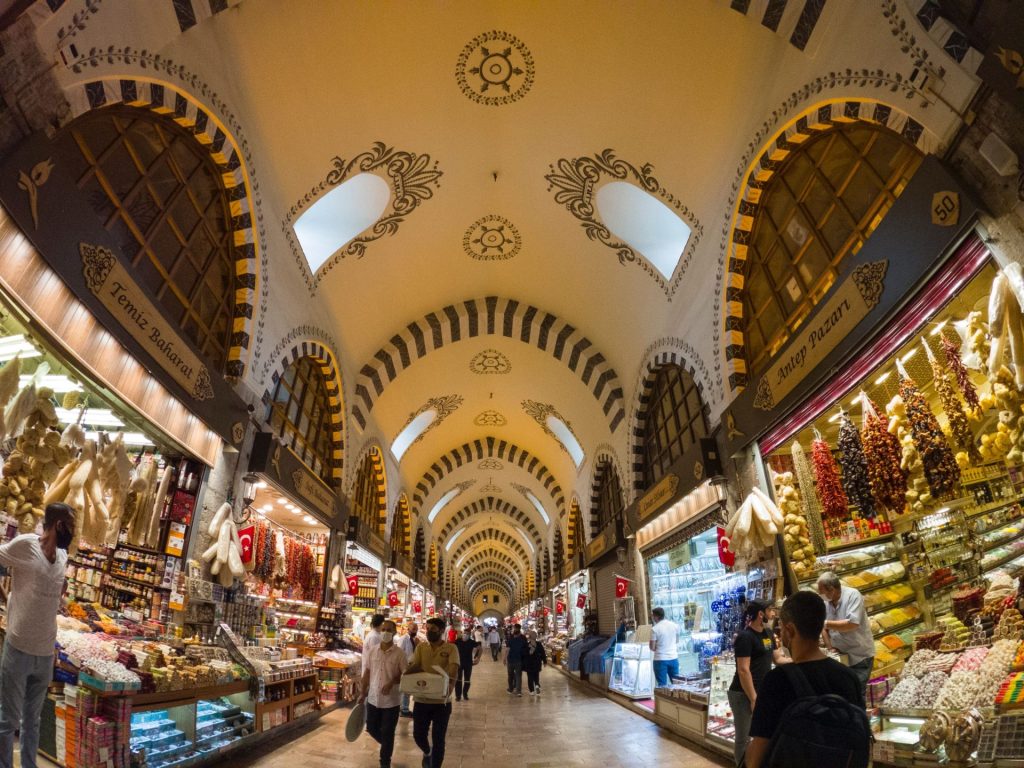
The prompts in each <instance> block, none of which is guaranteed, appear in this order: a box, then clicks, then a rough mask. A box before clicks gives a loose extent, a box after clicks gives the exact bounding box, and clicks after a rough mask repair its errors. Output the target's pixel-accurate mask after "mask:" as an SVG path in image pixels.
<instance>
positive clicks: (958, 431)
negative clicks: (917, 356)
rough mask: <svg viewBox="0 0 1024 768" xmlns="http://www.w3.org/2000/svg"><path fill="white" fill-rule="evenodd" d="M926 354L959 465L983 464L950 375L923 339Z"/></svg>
mask: <svg viewBox="0 0 1024 768" xmlns="http://www.w3.org/2000/svg"><path fill="white" fill-rule="evenodd" d="M921 344H923V345H924V349H925V352H926V353H927V354H928V362H929V364H930V365H931V367H932V382H933V383H934V385H935V393H936V394H937V395H938V396H939V404H940V405H941V406H942V410H943V412H944V413H945V414H946V419H948V420H949V431H950V433H951V434H952V436H953V440H954V442H956V445H957V448H959V449H960V451H961V453H960V454H959V455H958V456H956V461H957V464H958V465H959V466H961V467H966V466H968V465H969V464H971V463H981V454H980V453H978V449H977V447H976V446H975V445H974V435H973V434H971V428H970V427H969V426H968V425H967V414H966V413H964V408H963V405H961V404H960V398H959V397H957V396H956V391H955V390H954V389H953V385H952V384H951V383H950V381H949V375H948V374H947V373H946V371H945V370H944V369H943V367H942V365H941V364H940V363H939V361H938V358H936V357H935V354H934V353H933V352H932V348H931V347H930V346H928V342H927V341H925V340H924V339H921Z"/></svg>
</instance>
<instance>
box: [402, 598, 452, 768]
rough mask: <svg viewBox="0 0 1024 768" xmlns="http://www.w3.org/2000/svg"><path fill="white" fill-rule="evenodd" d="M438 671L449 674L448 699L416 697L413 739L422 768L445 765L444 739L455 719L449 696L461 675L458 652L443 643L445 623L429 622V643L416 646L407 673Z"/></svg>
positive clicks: (431, 620) (438, 767)
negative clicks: (420, 758)
mask: <svg viewBox="0 0 1024 768" xmlns="http://www.w3.org/2000/svg"><path fill="white" fill-rule="evenodd" d="M437 667H440V668H441V669H443V670H445V671H446V672H447V673H448V678H449V679H448V691H447V696H444V697H443V698H434V697H429V696H417V697H416V703H415V704H414V705H413V709H412V735H413V739H415V741H416V746H417V747H419V748H420V749H421V750H422V751H423V768H441V765H442V764H443V763H444V746H445V737H446V736H447V734H448V721H449V720H450V719H451V716H452V703H451V700H450V698H449V697H450V696H451V695H452V691H453V690H455V680H456V678H457V677H458V674H459V651H458V649H457V648H456V647H455V646H454V645H452V644H451V643H446V642H445V641H444V620H443V619H438V618H433V619H427V642H425V643H420V644H419V645H417V646H416V652H415V653H414V654H413V659H412V663H410V664H409V666H408V667H407V668H406V672H434V671H435V669H436V668H437Z"/></svg>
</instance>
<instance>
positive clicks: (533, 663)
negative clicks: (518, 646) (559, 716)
mask: <svg viewBox="0 0 1024 768" xmlns="http://www.w3.org/2000/svg"><path fill="white" fill-rule="evenodd" d="M547 663H548V655H547V652H546V651H545V650H544V646H543V645H541V644H540V643H539V642H538V641H537V633H536V632H534V631H533V630H532V629H531V630H530V631H529V632H528V633H527V637H526V651H525V652H524V653H523V671H524V672H526V687H527V688H528V689H529V691H530V695H531V696H539V695H540V670H541V667H543V666H545V665H546V664H547Z"/></svg>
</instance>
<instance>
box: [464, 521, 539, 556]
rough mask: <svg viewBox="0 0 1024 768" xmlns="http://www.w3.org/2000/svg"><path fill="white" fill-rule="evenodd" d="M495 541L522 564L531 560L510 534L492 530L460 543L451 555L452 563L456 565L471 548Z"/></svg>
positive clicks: (521, 545) (520, 544) (479, 532)
mask: <svg viewBox="0 0 1024 768" xmlns="http://www.w3.org/2000/svg"><path fill="white" fill-rule="evenodd" d="M492 541H496V542H498V543H499V544H501V545H503V546H505V547H506V548H508V549H510V550H511V551H513V552H515V553H516V554H517V555H519V556H520V557H521V558H522V560H523V562H524V563H530V562H531V561H532V559H533V558H531V557H530V554H529V553H528V552H527V551H526V547H524V546H523V543H522V542H521V541H519V540H518V539H516V538H515V537H514V536H513V535H512V534H510V533H506V532H505V531H496V530H493V529H489V530H484V531H478V532H477V533H474V534H473V535H472V536H470V537H469V538H468V539H466V540H465V541H463V542H461V543H460V544H459V546H458V547H457V548H456V550H455V551H454V552H453V553H452V562H453V563H457V562H458V561H459V558H460V557H462V554H463V553H464V552H468V551H469V550H470V549H472V548H473V547H475V546H477V545H479V544H487V543H489V542H492Z"/></svg>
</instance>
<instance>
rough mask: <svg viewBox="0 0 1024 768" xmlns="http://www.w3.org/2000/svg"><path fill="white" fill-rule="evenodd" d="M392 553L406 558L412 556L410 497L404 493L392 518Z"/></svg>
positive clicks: (396, 505) (399, 498)
mask: <svg viewBox="0 0 1024 768" xmlns="http://www.w3.org/2000/svg"><path fill="white" fill-rule="evenodd" d="M391 551H392V552H398V553H399V554H401V555H405V556H406V557H411V556H412V517H411V515H410V512H409V497H408V496H406V494H405V493H402V494H401V495H400V496H399V497H398V503H397V504H395V512H394V514H393V515H392V517H391Z"/></svg>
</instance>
